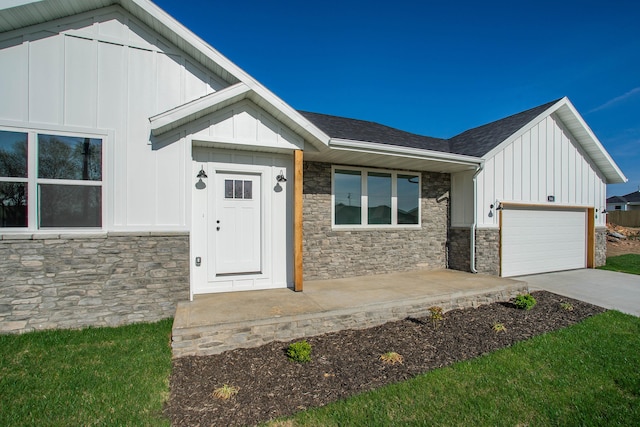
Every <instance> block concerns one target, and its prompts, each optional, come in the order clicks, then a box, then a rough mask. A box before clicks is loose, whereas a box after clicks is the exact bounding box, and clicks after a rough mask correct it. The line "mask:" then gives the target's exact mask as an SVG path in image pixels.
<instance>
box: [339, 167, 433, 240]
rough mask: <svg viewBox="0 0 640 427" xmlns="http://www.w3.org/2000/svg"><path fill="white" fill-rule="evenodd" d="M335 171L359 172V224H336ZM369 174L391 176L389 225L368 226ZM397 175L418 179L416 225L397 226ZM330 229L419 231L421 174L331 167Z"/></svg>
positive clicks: (390, 170)
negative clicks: (412, 176)
mask: <svg viewBox="0 0 640 427" xmlns="http://www.w3.org/2000/svg"><path fill="white" fill-rule="evenodd" d="M336 170H350V171H355V172H360V188H361V195H360V206H361V209H360V224H336V188H335V185H336V179H335V176H336ZM370 172H374V173H383V174H390V175H391V224H368V218H369V200H368V199H369V196H368V183H367V181H368V179H367V178H368V176H369V173H370ZM398 175H416V176H417V177H418V223H417V224H398ZM331 228H332V229H335V230H379V229H394V230H397V229H420V228H422V173H421V172H417V171H408V170H395V169H379V168H367V167H357V166H341V165H331Z"/></svg>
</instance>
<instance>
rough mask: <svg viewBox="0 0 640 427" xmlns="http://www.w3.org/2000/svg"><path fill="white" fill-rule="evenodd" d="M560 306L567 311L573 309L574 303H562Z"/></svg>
mask: <svg viewBox="0 0 640 427" xmlns="http://www.w3.org/2000/svg"><path fill="white" fill-rule="evenodd" d="M560 307H562V309H563V310H566V311H573V305H571V303H568V302H563V303H560Z"/></svg>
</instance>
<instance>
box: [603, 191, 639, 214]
mask: <svg viewBox="0 0 640 427" xmlns="http://www.w3.org/2000/svg"><path fill="white" fill-rule="evenodd" d="M607 210H608V211H634V210H640V191H634V192H632V193H629V194H625V195H624V196H611V197H609V198H608V199H607Z"/></svg>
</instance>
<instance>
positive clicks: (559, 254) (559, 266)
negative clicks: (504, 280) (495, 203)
mask: <svg viewBox="0 0 640 427" xmlns="http://www.w3.org/2000/svg"><path fill="white" fill-rule="evenodd" d="M501 236H502V237H501V239H502V240H501V248H502V249H501V254H502V268H501V275H502V276H503V277H511V276H520V275H524V274H536V273H544V272H549V271H561V270H572V269H578V268H586V265H587V210H586V209H580V208H567V209H557V208H556V209H541V208H505V209H503V210H502V232H501Z"/></svg>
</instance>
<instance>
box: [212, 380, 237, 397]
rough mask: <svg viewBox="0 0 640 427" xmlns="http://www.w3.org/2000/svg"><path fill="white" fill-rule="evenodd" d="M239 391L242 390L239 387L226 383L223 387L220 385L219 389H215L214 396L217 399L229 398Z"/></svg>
mask: <svg viewBox="0 0 640 427" xmlns="http://www.w3.org/2000/svg"><path fill="white" fill-rule="evenodd" d="M238 391H240V389H239V388H238V387H234V386H231V385H228V384H225V385H223V386H222V387H218V388H217V389H215V390H213V397H215V398H216V399H221V400H228V399H231V398H232V397H233V396H235V395H236V394H238Z"/></svg>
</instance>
